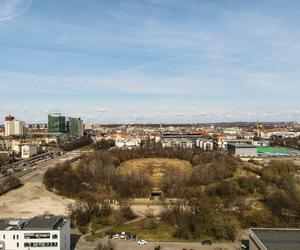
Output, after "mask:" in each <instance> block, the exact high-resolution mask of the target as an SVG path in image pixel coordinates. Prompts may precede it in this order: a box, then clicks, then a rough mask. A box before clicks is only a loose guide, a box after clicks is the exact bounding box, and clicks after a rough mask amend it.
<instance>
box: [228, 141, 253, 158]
mask: <svg viewBox="0 0 300 250" xmlns="http://www.w3.org/2000/svg"><path fill="white" fill-rule="evenodd" d="M227 150H228V152H229V154H231V155H234V156H236V157H256V156H257V147H256V146H255V145H252V144H247V143H228V144H227Z"/></svg>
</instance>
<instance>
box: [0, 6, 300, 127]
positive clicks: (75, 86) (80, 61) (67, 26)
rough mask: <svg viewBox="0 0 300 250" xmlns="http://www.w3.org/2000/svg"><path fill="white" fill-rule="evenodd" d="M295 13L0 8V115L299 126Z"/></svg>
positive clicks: (285, 9) (31, 119) (294, 9)
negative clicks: (234, 122) (54, 115)
mask: <svg viewBox="0 0 300 250" xmlns="http://www.w3.org/2000/svg"><path fill="white" fill-rule="evenodd" d="M299 5H300V3H299V2H297V1H280V0H273V1H249V2H248V1H247V2H241V1H224V2H220V1H192V0H190V1H184V3H183V1H163V3H162V2H161V1H157V0H147V1H143V2H141V1H135V0H122V1H121V0H120V1H113V2H112V1H94V0H91V1H89V2H88V3H87V2H85V1H79V0H76V1H59V0H54V1H51V2H49V1H35V0H9V1H8V0H4V1H1V3H0V54H1V57H0V82H1V84H0V86H1V91H0V116H2V117H4V116H6V115H8V114H12V115H14V116H16V117H18V118H19V119H20V120H25V121H26V122H27V123H40V122H44V123H46V122H47V115H48V114H49V113H53V112H61V113H64V114H70V116H75V117H82V118H83V120H84V121H85V122H88V123H103V124H105V123H198V122H199V123H202V122H222V121H224V122H233V121H252V122H253V121H256V120H259V121H293V120H297V121H299V120H300V108H298V107H299V106H300V100H299V98H298V93H299V91H300V84H299V73H298V71H297V69H298V68H299V66H300V60H299V56H300V46H299V42H298V41H299V38H300V32H299V29H298V27H299V24H300V19H299V9H300V8H299V7H300V6H299ZM145 13H147V15H145ZM0 123H1V122H0ZM1 124H2V123H1Z"/></svg>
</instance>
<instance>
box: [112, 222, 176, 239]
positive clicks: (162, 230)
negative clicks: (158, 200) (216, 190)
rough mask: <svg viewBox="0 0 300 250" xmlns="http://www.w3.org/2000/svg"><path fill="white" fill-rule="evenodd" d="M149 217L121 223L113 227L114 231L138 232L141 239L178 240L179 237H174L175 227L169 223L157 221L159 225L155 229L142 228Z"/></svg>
mask: <svg viewBox="0 0 300 250" xmlns="http://www.w3.org/2000/svg"><path fill="white" fill-rule="evenodd" d="M146 220H147V219H144V220H142V221H138V222H135V223H131V224H127V225H121V226H119V227H115V228H114V229H113V231H114V232H129V233H132V234H136V235H137V236H138V237H139V239H147V240H150V241H159V240H162V239H163V240H164V241H176V240H177V241H178V239H176V238H174V237H173V235H172V234H173V232H174V228H173V227H172V226H170V225H167V224H165V223H163V222H161V221H155V224H156V225H157V227H156V228H154V229H147V228H142V225H143V224H145V223H146Z"/></svg>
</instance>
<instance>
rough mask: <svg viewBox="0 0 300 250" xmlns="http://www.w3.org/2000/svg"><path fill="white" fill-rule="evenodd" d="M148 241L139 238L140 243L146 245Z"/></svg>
mask: <svg viewBox="0 0 300 250" xmlns="http://www.w3.org/2000/svg"><path fill="white" fill-rule="evenodd" d="M147 243H148V242H147V241H146V240H139V241H138V244H139V245H146V244H147Z"/></svg>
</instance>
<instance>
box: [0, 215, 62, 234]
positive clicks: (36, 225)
mask: <svg viewBox="0 0 300 250" xmlns="http://www.w3.org/2000/svg"><path fill="white" fill-rule="evenodd" d="M64 223H65V220H64V218H63V217H62V216H37V217H34V218H31V219H26V220H24V219H21V220H18V219H16V220H14V219H12V220H9V219H4V220H0V231H11V230H17V231H20V230H23V231H24V230H25V231H26V230H56V229H59V227H61V226H62V225H64Z"/></svg>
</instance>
